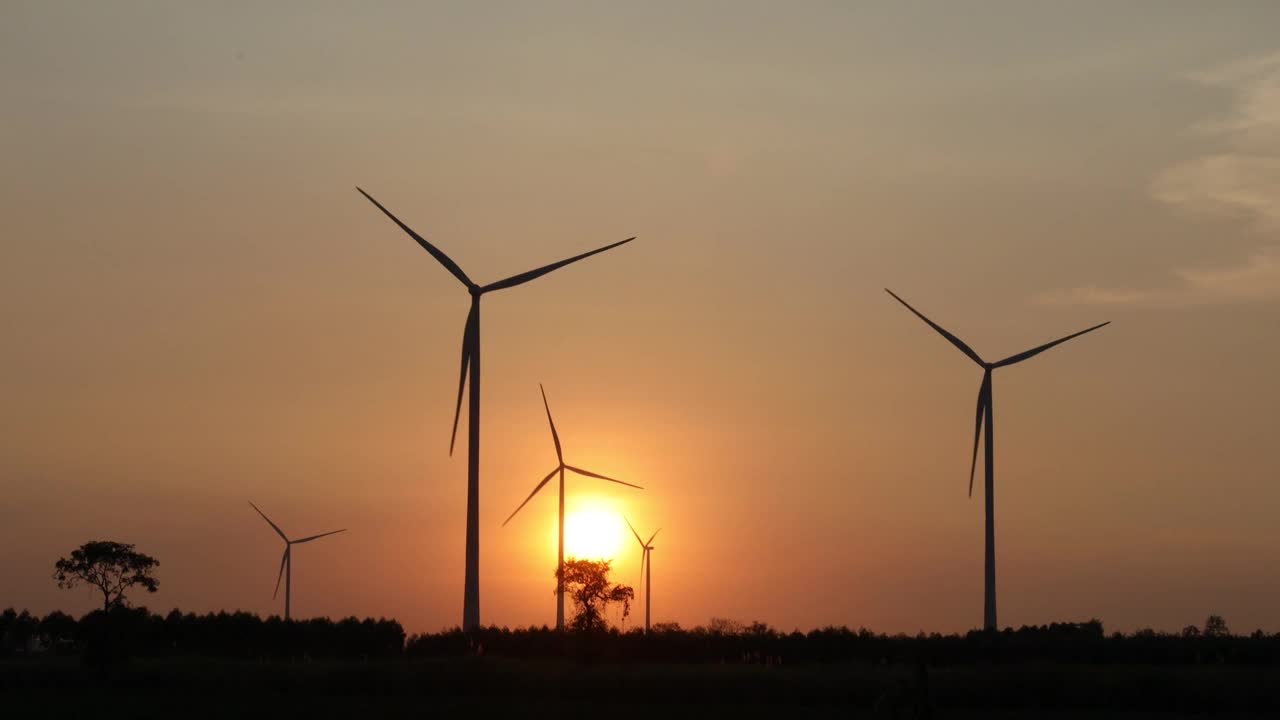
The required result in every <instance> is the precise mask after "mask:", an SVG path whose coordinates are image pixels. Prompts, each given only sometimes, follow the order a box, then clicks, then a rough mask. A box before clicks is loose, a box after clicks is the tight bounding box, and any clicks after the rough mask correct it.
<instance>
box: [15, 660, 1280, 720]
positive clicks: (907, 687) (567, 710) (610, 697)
mask: <svg viewBox="0 0 1280 720" xmlns="http://www.w3.org/2000/svg"><path fill="white" fill-rule="evenodd" d="M927 684H928V696H929V701H930V704H931V705H932V707H933V714H932V717H937V718H978V717H983V718H1015V717H1060V718H1066V717H1079V716H1082V715H1087V716H1089V717H1116V718H1121V717H1123V718H1181V717H1209V716H1213V717H1270V718H1275V717H1280V668H1275V667H1239V666H1210V665H1199V666H1185V667H1184V666H1160V667H1156V666H1138V665H1087V666H1085V665H1062V664H1032V665H985V666H984V665H967V666H953V667H949V668H948V667H931V668H929V670H928V679H927ZM920 689H921V683H920V680H919V676H918V670H917V669H916V668H915V667H913V666H905V665H874V664H812V665H794V666H781V667H776V666H775V667H763V666H759V665H741V664H729V665H718V664H716V665H705V664H703V665H676V664H662V665H658V664H626V665H613V664H598V665H593V664H584V663H574V662H566V661H553V660H546V661H537V660H521V661H518V660H502V659H496V658H469V659H456V660H388V661H373V662H368V663H361V662H330V661H325V662H292V663H289V662H246V661H219V660H207V659H198V658H191V659H167V660H158V659H140V660H133V661H131V662H128V663H126V664H123V665H120V666H116V667H110V668H104V669H91V668H86V667H83V666H82V665H81V664H80V662H79V660H78V659H77V658H74V657H63V658H38V659H30V660H24V659H14V660H7V661H0V717H6V718H24V719H25V718H45V717H59V718H61V717H83V718H94V719H95V720H106V719H108V718H117V717H120V718H125V717H127V718H150V717H155V718H161V717H163V718H214V717H218V718H223V717H243V716H245V715H255V716H265V715H271V716H273V717H301V716H306V717H310V718H317V717H375V718H382V717H387V718H409V717H431V716H441V717H462V716H481V717H489V716H496V715H499V714H502V715H506V716H509V717H558V718H566V717H567V718H575V717H581V718H593V719H596V720H600V719H604V718H609V719H610V720H612V719H613V718H628V717H645V718H657V719H658V720H666V718H680V717H699V718H710V717H731V718H757V717H894V716H895V715H894V714H893V710H894V709H896V711H897V715H896V716H897V717H915V715H914V714H913V712H914V707H915V702H916V701H917V699H918V698H919V697H920V696H921V692H920ZM877 703H879V709H878V710H877V709H876V706H877Z"/></svg>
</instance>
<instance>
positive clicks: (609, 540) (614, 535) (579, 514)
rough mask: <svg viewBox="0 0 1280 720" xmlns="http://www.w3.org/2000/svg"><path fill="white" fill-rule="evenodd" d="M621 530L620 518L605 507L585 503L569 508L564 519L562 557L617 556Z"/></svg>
mask: <svg viewBox="0 0 1280 720" xmlns="http://www.w3.org/2000/svg"><path fill="white" fill-rule="evenodd" d="M624 531H625V527H624V526H623V523H622V518H621V517H619V516H618V514H617V513H615V512H613V511H611V510H608V509H606V508H603V507H598V506H597V507H585V508H582V509H580V510H575V511H572V512H569V513H568V514H566V515H565V519H564V554H565V557H566V558H570V557H576V558H590V559H592V560H600V559H605V560H609V559H614V558H617V557H618V555H619V552H620V551H621V549H622V541H623V539H624V537H625V536H624Z"/></svg>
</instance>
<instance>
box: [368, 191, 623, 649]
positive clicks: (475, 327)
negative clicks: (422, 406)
mask: <svg viewBox="0 0 1280 720" xmlns="http://www.w3.org/2000/svg"><path fill="white" fill-rule="evenodd" d="M356 190H359V191H360V194H361V195H364V196H365V197H366V198H368V199H369V202H371V203H373V204H374V205H376V206H377V207H378V209H379V210H381V211H382V212H383V214H385V215H386V216H387V217H389V218H391V220H392V222H394V223H395V224H396V225H399V226H400V229H401V230H404V231H405V232H406V233H408V234H409V236H410V237H412V238H413V239H414V240H416V241H417V242H418V244H419V245H421V246H422V249H424V250H426V251H427V252H429V253H431V257H433V258H435V259H436V261H437V262H439V263H440V264H441V265H443V266H444V267H445V269H447V270H448V271H449V272H451V273H453V276H454V277H456V278H457V279H458V281H459V282H461V283H462V284H463V285H465V286H466V288H467V292H469V293H471V310H470V311H469V312H468V313H467V322H466V325H464V326H463V330H462V372H461V373H460V377H459V378H458V401H457V405H456V407H455V408H454V412H453V434H452V435H451V436H450V438H449V454H450V455H453V445H454V441H455V440H456V439H457V437H458V417H459V415H460V414H461V413H462V390H463V387H464V386H465V385H466V384H467V382H468V377H467V370H468V368H469V369H470V371H471V377H470V383H471V395H470V398H469V402H468V407H467V551H466V552H467V556H466V563H467V564H466V577H465V579H464V586H463V591H462V629H463V630H466V631H470V630H475V629H476V628H478V627H480V297H481V296H482V295H484V294H485V293H487V292H492V291H494V290H503V289H505V288H510V287H515V286H516V285H523V284H524V283H527V282H529V281H530V280H533V279H536V278H539V277H542V276H543V275H546V274H547V273H549V272H551V271H552V270H557V269H559V268H562V267H564V266H565V265H568V264H570V263H575V262H577V261H579V260H582V259H584V258H588V257H591V256H592V255H595V254H597V253H602V252H604V251H605V250H610V249H612V248H615V247H618V246H619V245H624V244H626V243H629V242H631V241H632V240H635V238H634V237H629V238H627V239H626V240H621V241H619V242H616V243H613V244H611V245H605V246H604V247H602V248H597V249H595V250H591V251H589V252H585V253H582V254H581V255H574V256H573V257H571V258H567V259H565V260H561V261H559V262H554V263H551V264H550V265H544V266H542V267H540V268H537V269H536V270H530V271H528V272H523V273H520V274H519V275H512V276H511V277H509V278H507V279H506V280H499V281H497V282H495V283H490V284H488V285H477V284H475V283H474V282H472V281H471V278H469V277H467V274H466V273H464V272H462V268H460V267H458V264H457V263H455V262H454V261H453V260H451V259H450V258H449V256H448V255H445V254H444V253H443V252H441V251H440V249H439V248H437V247H436V246H435V245H432V244H431V243H429V242H427V240H426V239H425V238H423V237H422V236H421V235H419V234H418V233H416V232H414V231H413V230H412V229H411V228H410V227H409V226H408V225H405V224H404V223H402V222H400V218H398V217H396V216H395V215H392V214H391V211H390V210H388V209H386V208H385V207H383V206H382V203H380V202H378V201H377V200H374V199H373V196H372V195H370V194H369V193H367V192H365V191H364V190H362V189H361V188H359V187H357V188H356Z"/></svg>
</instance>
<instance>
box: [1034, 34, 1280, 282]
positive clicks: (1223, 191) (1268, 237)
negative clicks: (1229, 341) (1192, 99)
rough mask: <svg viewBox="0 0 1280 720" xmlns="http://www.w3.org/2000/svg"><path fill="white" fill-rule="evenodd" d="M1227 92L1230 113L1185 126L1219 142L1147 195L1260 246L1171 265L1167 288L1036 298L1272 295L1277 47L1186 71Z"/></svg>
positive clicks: (1276, 273)
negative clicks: (1253, 237)
mask: <svg viewBox="0 0 1280 720" xmlns="http://www.w3.org/2000/svg"><path fill="white" fill-rule="evenodd" d="M1189 77H1190V79H1192V80H1194V81H1196V82H1199V83H1201V84H1204V85H1207V86H1212V87H1220V88H1224V89H1226V90H1229V91H1231V93H1232V95H1233V101H1232V105H1231V108H1230V111H1229V112H1228V113H1227V114H1226V115H1225V116H1223V117H1221V118H1218V119H1215V120H1212V121H1210V122H1205V123H1201V124H1199V125H1197V126H1196V127H1195V128H1193V130H1195V131H1196V132H1199V133H1203V134H1205V135H1207V136H1210V137H1212V138H1214V139H1216V140H1217V141H1219V142H1220V143H1221V144H1222V145H1224V146H1225V147H1224V148H1222V149H1220V150H1218V151H1216V152H1214V153H1211V154H1208V155H1204V156H1202V157H1199V158H1195V159H1192V160H1188V161H1186V162H1182V163H1179V164H1177V165H1174V166H1172V167H1169V168H1166V169H1165V170H1164V171H1162V172H1161V173H1159V174H1158V175H1157V176H1156V177H1155V178H1154V179H1153V180H1152V182H1151V185H1150V188H1149V190H1150V193H1151V195H1152V197H1154V198H1156V199H1157V200H1159V201H1161V202H1163V203H1165V204H1167V205H1169V206H1170V207H1172V208H1173V209H1175V210H1176V211H1179V212H1185V213H1188V214H1194V215H1200V216H1209V217H1218V218H1222V219H1224V220H1227V221H1232V222H1241V223H1247V224H1248V225H1249V226H1250V227H1252V228H1253V229H1254V230H1256V231H1257V232H1258V233H1259V235H1260V237H1261V238H1262V241H1263V243H1264V244H1262V245H1261V246H1260V247H1259V248H1258V249H1257V250H1256V251H1255V252H1253V253H1252V254H1250V255H1249V256H1248V258H1246V259H1245V260H1244V261H1243V262H1239V263H1237V264H1234V265H1226V266H1224V267H1218V268H1178V269H1174V270H1173V272H1172V274H1173V276H1174V278H1176V280H1177V283H1176V284H1173V285H1171V286H1170V287H1167V288H1146V289H1143V288H1100V287H1092V286H1091V287H1077V288H1070V289H1066V290H1055V291H1052V292H1049V293H1045V294H1042V295H1040V296H1038V297H1037V298H1036V299H1037V301H1039V302H1041V303H1046V304H1052V305H1137V306H1176V305H1205V304H1215V303H1231V302H1252V301H1260V300H1273V299H1277V298H1280V244H1277V241H1278V240H1280V52H1274V53H1271V54H1268V55H1263V56H1259V57H1253V58H1247V59H1244V60H1240V61H1237V62H1233V63H1229V64H1227V65H1222V66H1220V67H1217V68H1214V69H1211V70H1207V71H1203V72H1198V73H1193V74H1191V75H1190V76H1189Z"/></svg>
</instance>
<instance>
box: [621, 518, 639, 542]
mask: <svg viewBox="0 0 1280 720" xmlns="http://www.w3.org/2000/svg"><path fill="white" fill-rule="evenodd" d="M622 519H623V520H626V523H627V527H629V528H631V534H632V535H635V536H636V542H638V543H640V547H644V540H641V539H640V533H638V532H636V528H635V526H634V525H632V524H631V521H630V520H627V516H626V515H623V516H622Z"/></svg>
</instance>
